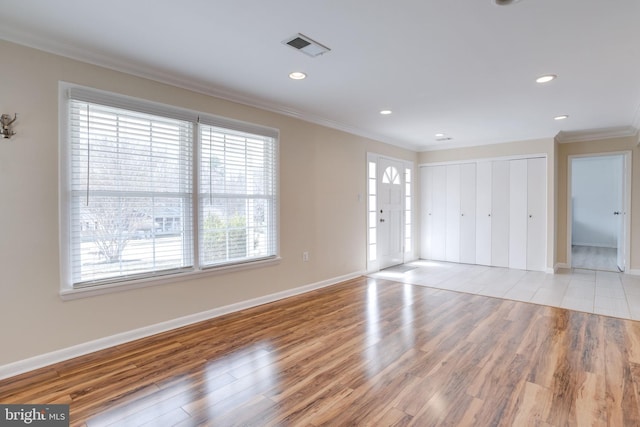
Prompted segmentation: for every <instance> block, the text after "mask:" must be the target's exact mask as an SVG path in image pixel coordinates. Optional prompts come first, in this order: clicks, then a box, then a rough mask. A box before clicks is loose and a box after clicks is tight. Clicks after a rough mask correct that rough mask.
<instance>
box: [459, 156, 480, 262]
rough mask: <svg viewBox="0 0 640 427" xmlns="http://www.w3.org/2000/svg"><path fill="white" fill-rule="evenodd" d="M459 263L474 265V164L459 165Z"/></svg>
mask: <svg viewBox="0 0 640 427" xmlns="http://www.w3.org/2000/svg"><path fill="white" fill-rule="evenodd" d="M460 262H463V263H465V264H475V263H476V164H475V163H465V164H463V165H460Z"/></svg>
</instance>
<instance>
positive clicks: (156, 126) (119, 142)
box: [70, 100, 193, 285]
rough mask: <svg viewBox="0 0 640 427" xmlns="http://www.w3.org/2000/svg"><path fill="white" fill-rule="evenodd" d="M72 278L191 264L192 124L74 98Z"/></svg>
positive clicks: (83, 281)
mask: <svg viewBox="0 0 640 427" xmlns="http://www.w3.org/2000/svg"><path fill="white" fill-rule="evenodd" d="M70 125H71V126H70V134H71V153H72V156H71V169H72V174H71V205H72V209H71V227H70V230H71V236H70V237H71V241H72V244H71V248H72V254H71V264H72V266H71V269H72V275H73V282H74V284H75V285H87V284H92V283H94V282H101V281H105V280H106V281H113V280H114V279H116V280H117V279H121V278H126V279H130V278H132V276H133V277H136V276H149V275H157V274H166V273H167V272H170V271H175V270H182V269H185V268H190V267H192V266H193V251H192V249H191V247H192V237H191V236H192V234H193V232H192V228H193V227H192V213H191V212H192V210H191V203H192V201H191V199H192V184H191V182H192V178H191V174H192V158H193V156H192V149H191V147H192V139H193V136H192V133H193V131H192V127H193V126H192V124H191V123H190V122H187V121H183V120H176V119H171V118H166V117H162V116H157V115H151V114H146V113H139V112H136V111H131V110H125V109H121V108H114V107H110V106H104V105H100V104H94V103H90V102H85V101H78V100H71V103H70Z"/></svg>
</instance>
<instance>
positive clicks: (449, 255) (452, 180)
mask: <svg viewBox="0 0 640 427" xmlns="http://www.w3.org/2000/svg"><path fill="white" fill-rule="evenodd" d="M446 171H447V172H446V173H447V185H446V201H447V202H446V212H447V215H446V218H447V220H446V247H445V250H446V256H445V259H446V260H447V261H450V262H459V261H460V165H448V166H446Z"/></svg>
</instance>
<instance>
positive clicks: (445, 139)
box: [436, 136, 453, 142]
mask: <svg viewBox="0 0 640 427" xmlns="http://www.w3.org/2000/svg"><path fill="white" fill-rule="evenodd" d="M452 139H453V138H450V137H448V136H445V137H444V138H436V141H438V142H444V141H451V140H452Z"/></svg>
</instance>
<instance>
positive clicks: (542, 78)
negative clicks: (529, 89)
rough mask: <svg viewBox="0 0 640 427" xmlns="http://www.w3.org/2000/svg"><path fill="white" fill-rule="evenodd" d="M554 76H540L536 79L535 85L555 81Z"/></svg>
mask: <svg viewBox="0 0 640 427" xmlns="http://www.w3.org/2000/svg"><path fill="white" fill-rule="evenodd" d="M556 77H558V76H556V75H555V74H545V75H544V76H540V77H538V78H537V79H536V83H549V82H550V81H551V80H555V79H556Z"/></svg>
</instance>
